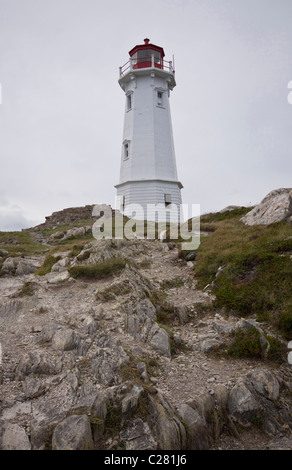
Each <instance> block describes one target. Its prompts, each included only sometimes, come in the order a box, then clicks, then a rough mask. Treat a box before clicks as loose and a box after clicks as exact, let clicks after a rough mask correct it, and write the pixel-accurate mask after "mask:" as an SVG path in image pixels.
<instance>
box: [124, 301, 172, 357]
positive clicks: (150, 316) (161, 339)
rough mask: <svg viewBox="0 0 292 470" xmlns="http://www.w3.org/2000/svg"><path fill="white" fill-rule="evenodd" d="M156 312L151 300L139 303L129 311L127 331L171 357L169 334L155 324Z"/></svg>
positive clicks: (129, 308) (130, 307)
mask: <svg viewBox="0 0 292 470" xmlns="http://www.w3.org/2000/svg"><path fill="white" fill-rule="evenodd" d="M155 320H156V310H155V307H154V305H153V304H152V303H151V302H150V300H149V299H143V300H141V301H139V302H138V303H137V304H136V306H135V307H134V308H133V307H132V306H131V305H130V306H128V309H127V323H126V329H127V331H128V333H130V334H131V335H132V336H133V337H134V338H135V339H137V340H139V341H143V342H145V343H148V344H149V345H150V346H152V347H153V348H154V349H156V350H157V351H159V352H160V353H161V354H163V355H165V356H167V357H170V344H169V336H168V334H167V332H166V331H165V330H164V329H163V328H160V327H159V326H158V324H157V323H156V322H155Z"/></svg>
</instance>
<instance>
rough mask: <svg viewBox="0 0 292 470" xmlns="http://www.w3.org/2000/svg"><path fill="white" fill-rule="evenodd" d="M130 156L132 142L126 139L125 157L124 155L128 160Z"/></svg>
mask: <svg viewBox="0 0 292 470" xmlns="http://www.w3.org/2000/svg"><path fill="white" fill-rule="evenodd" d="M129 156H130V142H129V141H127V140H126V141H125V142H124V147H123V157H124V160H127V159H128V158H129Z"/></svg>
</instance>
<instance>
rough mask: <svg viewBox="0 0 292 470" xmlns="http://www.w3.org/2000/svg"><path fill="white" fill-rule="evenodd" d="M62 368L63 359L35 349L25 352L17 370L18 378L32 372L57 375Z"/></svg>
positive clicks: (21, 378)
mask: <svg viewBox="0 0 292 470" xmlns="http://www.w3.org/2000/svg"><path fill="white" fill-rule="evenodd" d="M61 369H62V361H60V360H58V361H56V359H55V358H54V357H52V356H51V355H50V354H48V353H45V352H39V351H34V352H30V353H27V354H25V355H24V356H22V358H21V359H20V362H19V364H18V366H17V368H16V371H15V378H16V380H23V379H24V378H25V376H27V375H30V374H37V375H55V374H58V373H59V372H60V371H61Z"/></svg>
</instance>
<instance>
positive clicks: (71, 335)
mask: <svg viewBox="0 0 292 470" xmlns="http://www.w3.org/2000/svg"><path fill="white" fill-rule="evenodd" d="M79 343H80V338H79V336H78V335H77V334H76V333H75V331H73V330H71V329H69V328H68V329H63V328H62V329H60V330H57V331H56V332H55V333H54V335H53V338H52V349H55V350H59V351H71V350H72V349H77V347H78V346H79Z"/></svg>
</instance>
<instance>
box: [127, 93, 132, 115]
mask: <svg viewBox="0 0 292 470" xmlns="http://www.w3.org/2000/svg"><path fill="white" fill-rule="evenodd" d="M130 109H132V93H129V94H128V95H127V111H130Z"/></svg>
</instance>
